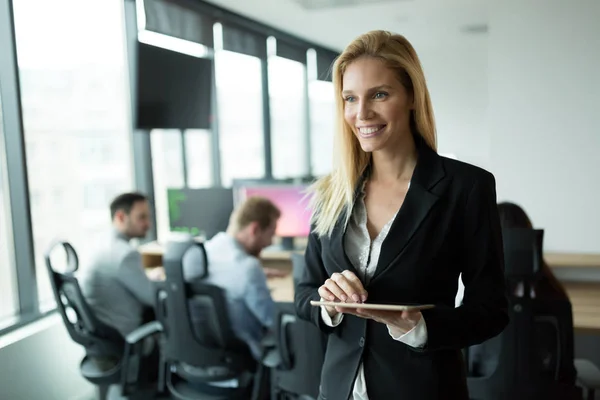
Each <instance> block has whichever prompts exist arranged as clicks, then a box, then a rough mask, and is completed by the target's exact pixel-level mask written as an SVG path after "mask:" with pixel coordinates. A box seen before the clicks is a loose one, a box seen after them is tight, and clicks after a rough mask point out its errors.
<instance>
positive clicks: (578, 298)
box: [563, 282, 600, 334]
mask: <svg viewBox="0 0 600 400" xmlns="http://www.w3.org/2000/svg"><path fill="white" fill-rule="evenodd" d="M563 286H564V287H565V290H566V291H567V294H568V295H569V299H570V300H571V305H572V307H573V326H574V327H575V331H576V332H577V333H584V332H585V333H594V334H600V284H598V283H596V282H585V283H584V282H563Z"/></svg>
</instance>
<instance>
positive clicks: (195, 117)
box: [135, 42, 212, 130]
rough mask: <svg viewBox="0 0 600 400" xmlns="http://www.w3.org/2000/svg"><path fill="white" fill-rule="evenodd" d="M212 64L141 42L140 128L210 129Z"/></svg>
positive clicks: (138, 57) (139, 64)
mask: <svg viewBox="0 0 600 400" xmlns="http://www.w3.org/2000/svg"><path fill="white" fill-rule="evenodd" d="M211 92H212V61H211V60H210V59H207V58H198V57H194V56H190V55H187V54H182V53H178V52H176V51H171V50H166V49H163V48H160V47H156V46H152V45H148V44H144V43H139V42H138V54H137V102H136V103H137V104H136V116H135V117H136V127H137V128H138V129H149V130H150V129H210V119H211V114H210V113H211Z"/></svg>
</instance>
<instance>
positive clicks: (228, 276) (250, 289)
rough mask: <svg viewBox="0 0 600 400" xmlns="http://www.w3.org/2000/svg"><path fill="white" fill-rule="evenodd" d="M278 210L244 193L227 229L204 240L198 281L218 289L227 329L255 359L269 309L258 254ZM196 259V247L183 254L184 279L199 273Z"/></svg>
mask: <svg viewBox="0 0 600 400" xmlns="http://www.w3.org/2000/svg"><path fill="white" fill-rule="evenodd" d="M280 214H281V213H280V211H279V209H278V208H277V206H275V205H274V204H273V203H272V202H271V201H270V200H268V199H265V198H262V197H249V198H248V199H247V200H246V201H245V202H244V203H242V204H241V205H240V206H238V207H237V208H236V209H235V210H234V212H233V213H232V215H231V218H230V220H229V227H228V228H227V232H221V233H218V234H216V235H215V236H214V237H213V238H212V239H210V240H208V241H207V242H206V243H205V244H204V246H205V249H206V255H207V258H208V265H209V275H208V276H207V277H206V278H204V280H203V282H205V283H207V284H211V285H215V286H218V287H220V288H222V289H223V290H224V294H225V297H226V300H227V305H228V313H229V318H230V320H231V327H232V331H233V333H234V334H235V335H236V336H237V337H238V338H239V339H241V340H242V341H243V342H245V343H246V344H248V347H249V348H250V351H251V353H252V356H253V357H254V358H255V359H256V360H257V361H258V360H260V357H261V356H262V348H261V345H260V343H261V341H262V339H263V338H264V336H265V334H266V332H267V330H268V329H269V328H271V326H272V324H273V318H274V313H275V304H274V302H273V299H272V298H271V294H270V292H269V288H268V287H267V279H266V275H265V272H264V271H263V268H262V265H261V263H260V261H259V259H258V256H259V254H260V252H261V251H262V250H263V249H264V248H265V247H267V246H269V245H271V243H272V240H273V236H274V234H275V228H276V226H277V221H278V219H279V217H280ZM200 257H201V254H200V251H199V250H194V249H191V250H190V251H188V252H187V253H186V255H185V256H184V258H183V274H184V278H185V280H186V281H188V282H191V281H193V280H194V279H196V278H198V277H199V276H200V275H201V274H202V273H203V272H204V271H203V267H202V261H201V258H200ZM193 319H194V317H193V316H192V320H193Z"/></svg>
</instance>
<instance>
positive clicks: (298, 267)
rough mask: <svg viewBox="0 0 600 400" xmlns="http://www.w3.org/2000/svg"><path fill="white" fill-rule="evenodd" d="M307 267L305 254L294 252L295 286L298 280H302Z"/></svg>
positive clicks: (293, 275)
mask: <svg viewBox="0 0 600 400" xmlns="http://www.w3.org/2000/svg"><path fill="white" fill-rule="evenodd" d="M305 269H306V260H305V259H304V254H299V253H292V278H293V280H294V288H295V287H296V286H297V285H298V282H300V281H301V280H302V275H303V274H304V270H305Z"/></svg>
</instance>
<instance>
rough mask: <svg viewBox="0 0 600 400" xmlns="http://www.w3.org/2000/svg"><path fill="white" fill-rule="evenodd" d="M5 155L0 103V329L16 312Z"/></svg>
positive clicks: (0, 106) (0, 105)
mask: <svg viewBox="0 0 600 400" xmlns="http://www.w3.org/2000/svg"><path fill="white" fill-rule="evenodd" d="M5 154H6V153H5V150H4V124H3V120H2V103H1V102H0V327H2V326H4V321H6V320H7V319H10V318H11V317H14V316H15V315H16V314H17V311H18V302H17V288H16V281H15V275H14V272H15V265H14V262H13V257H12V252H13V249H14V246H13V243H12V232H11V231H12V229H11V220H10V206H9V199H8V190H7V184H8V182H7V179H6V178H7V177H6V175H7V174H6V164H5V161H6V157H5V156H4V155H5Z"/></svg>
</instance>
